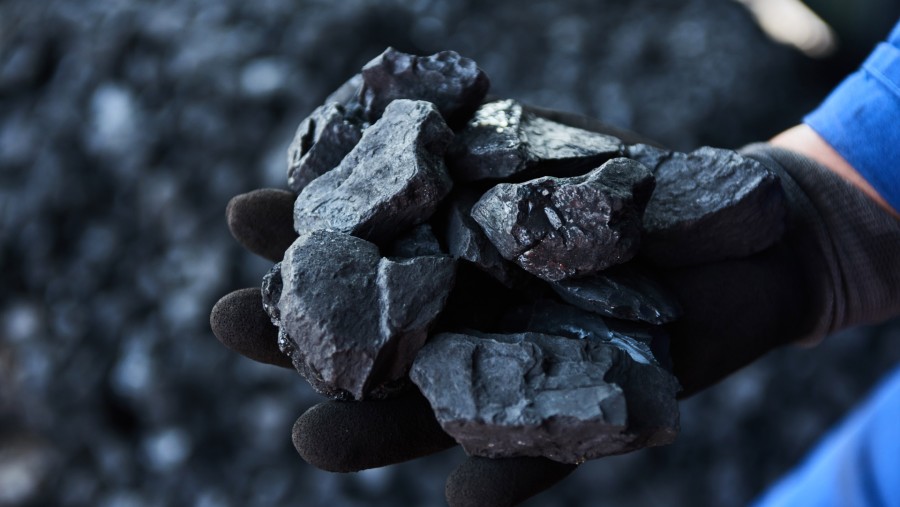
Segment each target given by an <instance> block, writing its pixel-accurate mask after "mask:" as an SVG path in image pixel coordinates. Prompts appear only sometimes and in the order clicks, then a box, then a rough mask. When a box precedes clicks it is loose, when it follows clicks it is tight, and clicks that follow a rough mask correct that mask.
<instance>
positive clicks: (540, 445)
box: [410, 333, 678, 463]
mask: <svg viewBox="0 0 900 507" xmlns="http://www.w3.org/2000/svg"><path fill="white" fill-rule="evenodd" d="M410 378H411V379H412V381H413V382H414V383H415V384H416V385H417V386H418V387H419V389H420V390H421V391H422V393H423V394H424V395H425V397H426V398H427V399H428V401H429V403H430V404H431V407H432V409H433V410H434V412H435V416H436V417H437V419H438V422H440V423H441V427H442V428H443V429H444V431H446V432H447V433H448V434H450V435H451V436H452V437H453V438H454V439H456V441H457V442H459V443H460V444H461V445H462V446H463V448H464V449H465V450H466V452H468V453H469V454H472V455H476V456H484V457H489V458H504V457H515V456H543V457H546V458H549V459H552V460H555V461H559V462H563V463H581V462H583V461H584V460H586V459H593V458H598V457H601V456H608V455H611V454H619V453H622V452H626V451H628V450H632V449H635V448H637V447H640V446H645V445H661V444H663V443H668V442H671V441H672V439H674V437H675V435H676V434H677V432H678V406H677V403H676V401H675V394H676V392H677V390H678V383H677V381H676V380H675V379H674V377H672V376H671V374H669V373H668V372H666V371H665V370H663V369H661V368H659V367H657V366H655V365H651V364H641V363H638V362H635V361H633V360H632V359H631V358H630V356H629V355H628V354H627V353H625V352H623V351H622V350H621V349H619V348H618V347H615V346H613V345H611V344H609V343H605V342H603V341H597V340H571V339H567V338H563V337H559V336H551V335H545V334H538V333H520V334H509V335H496V334H483V335H470V334H465V335H464V334H453V333H444V334H440V335H438V336H436V337H434V338H433V339H432V340H431V341H429V343H428V344H426V345H425V347H423V348H422V350H421V351H420V352H419V356H418V357H417V358H416V361H415V363H414V364H413V367H412V370H411V372H410ZM632 403H634V405H635V407H634V408H632V407H631V405H632Z"/></svg>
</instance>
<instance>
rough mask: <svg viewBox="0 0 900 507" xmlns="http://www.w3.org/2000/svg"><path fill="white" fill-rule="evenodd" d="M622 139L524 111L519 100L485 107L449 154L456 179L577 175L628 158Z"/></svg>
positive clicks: (480, 109)
mask: <svg viewBox="0 0 900 507" xmlns="http://www.w3.org/2000/svg"><path fill="white" fill-rule="evenodd" d="M622 152H623V150H622V143H621V141H619V139H617V138H615V137H612V136H608V135H604V134H599V133H596V132H590V131H587V130H582V129H578V128H575V127H570V126H568V125H563V124H561V123H556V122H553V121H550V120H547V119H544V118H541V117H539V116H537V115H535V114H533V113H528V112H523V110H522V105H521V104H519V103H518V102H516V101H514V100H499V101H495V102H488V103H487V104H483V105H482V106H481V107H480V108H478V111H476V112H475V116H474V117H473V118H472V119H471V120H470V121H469V124H468V125H467V126H466V128H465V129H463V130H462V131H461V132H460V133H459V134H458V135H457V137H456V139H455V140H454V143H453V145H452V146H451V147H450V149H449V150H448V153H447V155H448V165H449V166H450V171H451V174H452V175H453V178H454V179H456V180H460V181H476V180H517V181H521V180H523V179H526V177H528V176H533V175H541V176H557V177H561V176H575V175H580V174H584V173H585V172H587V171H589V170H591V169H593V168H595V167H597V166H599V165H600V164H602V163H603V162H605V161H607V160H609V159H611V158H613V157H617V156H621V155H622Z"/></svg>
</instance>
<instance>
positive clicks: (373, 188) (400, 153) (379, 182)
mask: <svg viewBox="0 0 900 507" xmlns="http://www.w3.org/2000/svg"><path fill="white" fill-rule="evenodd" d="M452 136H453V133H452V132H451V131H450V129H449V128H447V125H446V123H444V120H443V119H442V118H441V116H440V114H438V112H437V110H436V109H435V108H434V106H433V105H432V104H429V103H427V102H422V101H411V100H397V101H394V102H393V103H391V105H390V106H388V108H387V109H386V110H385V112H384V116H383V117H382V118H381V119H380V120H379V121H378V122H377V123H375V124H374V125H372V126H371V127H369V128H368V129H366V131H365V132H364V133H363V136H362V139H360V141H359V143H358V144H357V145H356V147H355V148H353V150H352V151H351V152H350V153H349V154H348V155H347V156H346V157H345V158H344V160H343V161H342V162H341V163H340V165H339V166H338V167H337V168H335V169H333V170H331V171H329V172H327V173H325V174H324V175H322V176H321V177H319V178H317V179H315V180H314V181H313V182H312V183H310V184H309V185H307V186H306V188H304V189H303V191H302V192H301V193H300V195H299V196H298V197H297V201H296V203H295V206H294V228H295V229H296V230H297V232H298V233H299V234H301V235H302V234H304V233H307V232H309V231H313V230H317V229H333V230H337V231H341V232H346V233H350V234H353V235H355V236H358V237H361V238H363V239H368V240H371V241H374V242H377V243H382V242H385V241H389V240H390V239H391V238H392V237H393V236H394V235H396V234H397V233H398V232H402V231H403V230H404V229H407V228H409V227H412V226H413V225H416V224H419V223H422V222H424V221H425V220H427V219H428V217H430V216H431V214H432V213H433V212H434V210H435V208H437V205H438V203H439V202H440V200H441V199H443V197H444V196H446V195H447V193H448V192H449V191H450V188H451V186H452V182H451V181H450V177H449V176H448V175H447V170H446V167H445V166H444V160H443V155H444V151H445V150H446V148H447V145H448V144H449V143H450V140H451V138H452Z"/></svg>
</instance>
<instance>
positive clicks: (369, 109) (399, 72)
mask: <svg viewBox="0 0 900 507" xmlns="http://www.w3.org/2000/svg"><path fill="white" fill-rule="evenodd" d="M362 79H363V82H364V86H363V89H362V91H361V101H362V104H363V106H364V108H365V114H366V116H367V118H368V120H369V121H371V122H374V121H375V120H377V119H378V118H380V117H381V115H382V113H383V112H384V111H385V110H386V109H387V107H388V105H389V104H390V103H391V102H392V101H394V100H397V99H411V100H424V101H428V102H431V103H432V104H434V105H435V106H436V107H437V109H438V110H439V111H440V112H441V115H443V117H444V118H445V119H446V120H447V123H448V124H449V125H450V126H452V127H458V126H462V125H464V124H465V122H466V121H467V120H468V119H469V118H470V117H471V116H472V113H473V112H474V111H475V109H476V108H477V107H478V105H479V104H480V103H481V102H482V100H484V97H485V95H487V92H488V89H489V88H490V80H489V79H488V77H487V75H486V74H485V73H484V71H482V70H481V69H479V68H478V66H477V65H476V64H475V61H474V60H471V59H469V58H465V57H462V56H460V55H459V54H458V53H457V52H456V51H441V52H439V53H435V54H433V55H431V56H415V55H410V54H406V53H402V52H400V51H397V50H396V49H394V48H387V49H386V50H385V51H384V53H382V54H381V55H379V56H378V57H376V58H375V59H373V60H372V61H370V62H369V63H367V64H366V65H365V67H363V69H362Z"/></svg>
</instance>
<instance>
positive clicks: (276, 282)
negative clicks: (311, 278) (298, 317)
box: [261, 262, 284, 326]
mask: <svg viewBox="0 0 900 507" xmlns="http://www.w3.org/2000/svg"><path fill="white" fill-rule="evenodd" d="M283 288H284V282H283V281H282V278H281V263H280V262H279V263H276V264H275V265H274V266H272V269H270V270H269V272H268V273H266V275H265V276H264V277H263V281H262V288H261V292H262V304H263V310H265V312H266V314H267V315H268V316H269V319H270V320H271V321H272V324H274V325H276V326H280V325H281V310H279V309H278V301H279V299H281V291H282V289H283Z"/></svg>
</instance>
